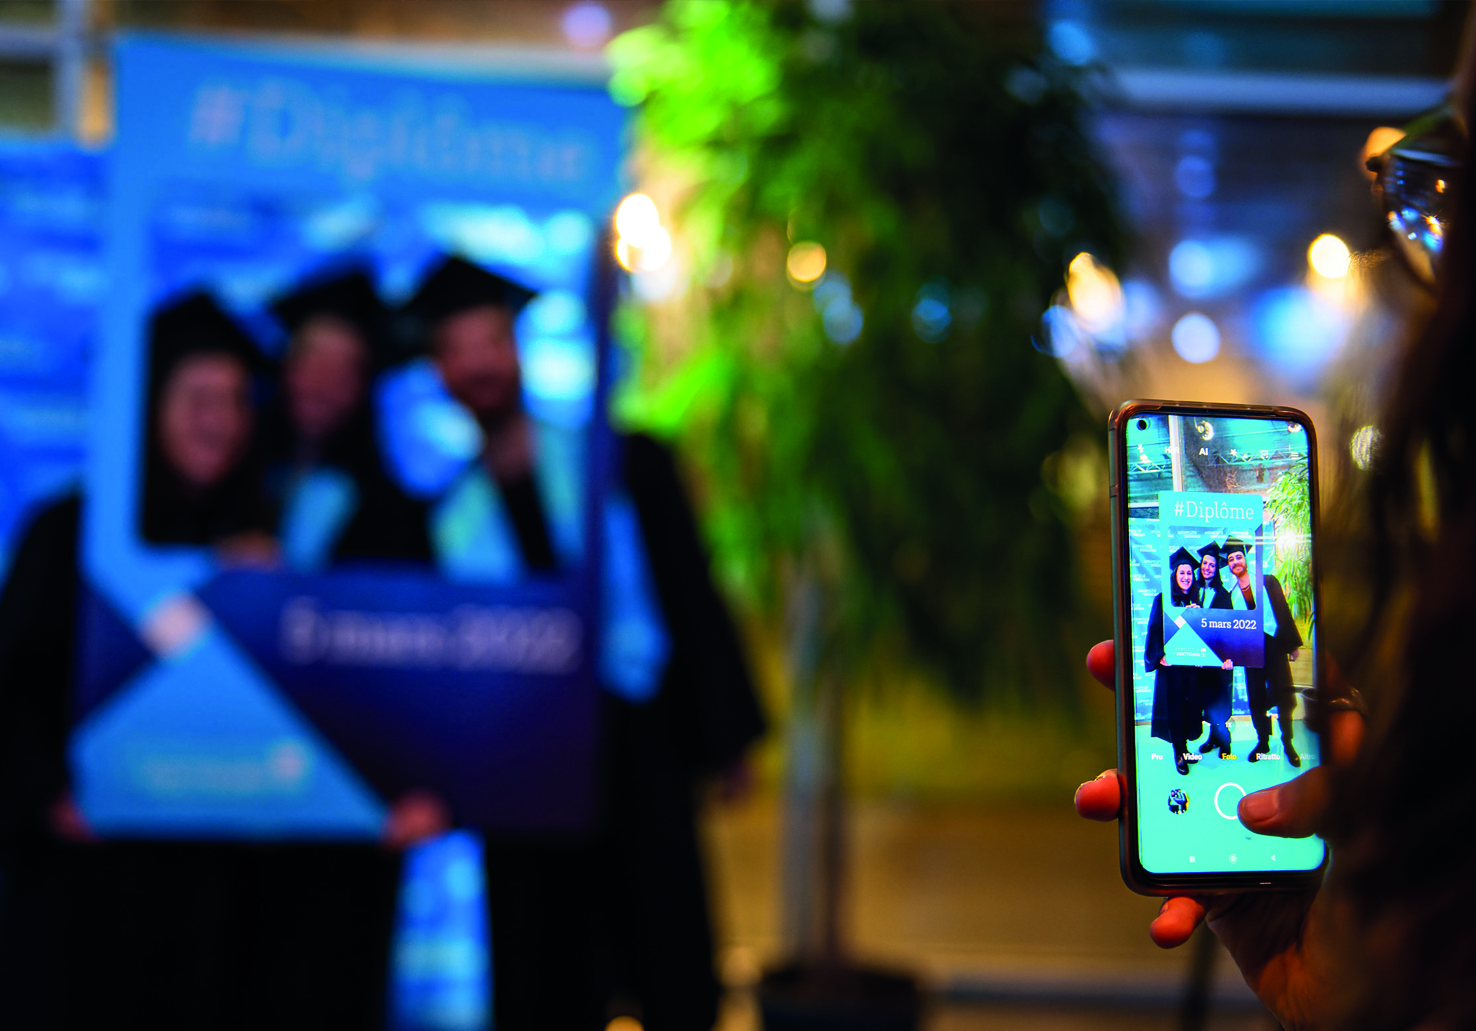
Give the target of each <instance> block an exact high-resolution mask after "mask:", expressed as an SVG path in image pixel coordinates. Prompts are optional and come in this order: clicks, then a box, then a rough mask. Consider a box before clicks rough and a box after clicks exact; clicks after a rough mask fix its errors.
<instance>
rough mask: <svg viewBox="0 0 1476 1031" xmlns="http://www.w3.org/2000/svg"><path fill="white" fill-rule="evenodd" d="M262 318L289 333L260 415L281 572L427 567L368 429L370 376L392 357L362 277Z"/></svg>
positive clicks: (314, 286) (294, 298)
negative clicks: (374, 564)
mask: <svg viewBox="0 0 1476 1031" xmlns="http://www.w3.org/2000/svg"><path fill="white" fill-rule="evenodd" d="M271 310H272V313H273V314H274V315H276V317H277V319H278V320H279V321H280V322H281V324H282V325H283V327H284V328H285V329H286V330H287V332H288V334H289V339H288V343H287V350H286V353H285V354H284V356H283V358H282V363H281V392H280V395H279V397H278V399H277V402H276V404H275V405H273V407H272V408H271V409H270V410H269V411H268V413H267V416H266V420H265V421H266V428H265V429H266V453H267V461H268V468H267V477H266V487H267V494H268V498H269V500H270V502H271V505H272V508H273V510H274V512H275V513H276V514H277V519H276V535H277V540H278V542H279V544H280V547H281V551H282V560H283V562H284V564H285V565H286V566H287V567H288V568H290V569H293V570H296V571H298V572H316V571H320V570H322V569H325V568H327V567H328V566H330V565H331V564H333V563H335V562H342V561H344V560H354V559H389V560H396V559H399V560H406V561H413V562H420V563H424V562H427V561H429V560H430V557H431V551H430V542H429V540H428V539H427V537H426V523H425V510H424V506H422V505H420V504H419V503H417V502H415V501H413V500H411V499H410V498H409V497H408V496H407V495H406V494H405V493H404V492H403V491H402V490H400V488H399V487H398V486H397V485H396V484H395V483H394V482H393V481H392V480H391V479H390V477H389V476H388V474H387V473H386V471H385V468H384V463H383V461H382V459H381V457H380V451H379V446H378V440H377V435H376V432H375V425H374V407H373V397H372V387H373V380H374V376H375V374H376V373H377V372H379V371H380V370H382V369H383V368H384V367H385V366H386V365H388V364H390V363H391V361H392V360H393V358H394V357H395V355H394V354H393V353H392V349H391V347H390V346H389V343H388V340H387V333H386V323H387V314H388V313H387V312H386V310H385V308H384V305H383V304H382V303H381V302H380V299H379V295H378V293H377V292H376V290H375V288H374V283H373V281H372V280H371V279H370V278H369V276H368V275H367V274H365V273H364V272H362V271H352V272H347V273H344V274H340V275H336V276H333V277H331V278H324V279H318V280H316V281H313V282H309V283H307V284H306V285H304V286H301V287H299V288H298V289H296V290H294V291H293V292H292V293H291V294H288V295H287V296H285V297H281V298H278V299H277V300H276V301H274V302H273V303H272V305H271Z"/></svg>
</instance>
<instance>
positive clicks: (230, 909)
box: [0, 496, 399, 1031]
mask: <svg viewBox="0 0 1476 1031" xmlns="http://www.w3.org/2000/svg"><path fill="white" fill-rule="evenodd" d="M81 511H82V505H81V501H80V499H79V498H78V497H76V496H72V497H69V498H66V499H63V500H62V501H60V502H57V503H55V504H53V505H52V506H50V507H48V508H47V509H45V510H43V511H42V512H41V513H40V514H38V515H37V516H36V518H35V519H34V520H33V521H32V523H31V524H30V526H29V528H28V530H27V532H26V533H25V536H24V538H23V539H22V542H21V545H20V548H19V550H18V551H17V554H16V559H15V563H14V565H13V567H12V569H11V573H10V577H9V579H8V580H7V582H6V584H5V587H4V591H3V593H0V720H3V723H0V778H3V784H0V799H3V803H0V804H3V810H0V814H3V815H0V841H3V846H4V847H3V849H0V864H3V869H0V1013H3V1014H4V1020H3V1023H5V1025H6V1026H15V1027H25V1028H32V1027H34V1028H79V1029H81V1028H86V1029H92V1028H98V1027H149V1028H151V1029H159V1031H169V1029H175V1028H178V1029H181V1031H184V1029H190V1031H207V1029H209V1031H213V1029H236V1028H240V1029H242V1031H245V1029H247V1028H253V1029H254V1028H261V1027H272V1028H303V1029H308V1028H314V1029H316V1028H322V1027H330V1026H345V1027H362V1028H374V1027H378V1026H381V1025H382V1022H383V1010H384V1000H385V996H386V990H385V988H386V981H385V975H386V972H387V969H388V947H387V946H388V941H389V937H390V933H391V929H392V921H393V907H394V899H395V887H396V885H397V883H398V877H399V866H398V860H397V858H396V857H395V856H394V855H393V854H392V853H389V852H388V851H386V850H383V849H381V848H380V847H379V846H377V845H359V844H354V845H340V844H327V845H306V844H292V845H246V844H226V843H187V842H108V843H90V844H71V843H68V842H65V841H61V840H59V839H57V838H55V837H53V836H52V835H51V834H50V833H49V832H48V831H47V829H46V818H45V814H46V811H47V809H48V807H49V806H51V805H52V803H53V802H54V801H55V800H56V799H57V798H58V797H59V796H60V795H61V794H62V793H63V792H64V791H66V790H67V788H68V783H69V778H68V772H67V764H66V738H67V734H68V732H69V729H70V725H71V704H70V690H71V683H72V674H73V656H74V652H75V644H76V641H75V635H76V624H77V610H78V598H79V591H80V584H79V578H78V568H77V545H78V538H79V526H80V518H81ZM177 525H180V526H188V525H196V526H198V525H202V524H201V522H200V521H199V520H195V521H193V522H192V521H191V520H190V519H189V514H188V513H185V514H183V515H182V516H181V518H180V520H179V521H178V523H177Z"/></svg>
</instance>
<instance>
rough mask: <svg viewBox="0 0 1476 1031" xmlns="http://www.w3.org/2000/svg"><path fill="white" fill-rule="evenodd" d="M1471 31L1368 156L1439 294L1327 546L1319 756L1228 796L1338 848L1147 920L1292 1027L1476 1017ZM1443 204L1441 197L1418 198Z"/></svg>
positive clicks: (1246, 813) (1259, 820)
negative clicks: (1421, 232) (1302, 878)
mask: <svg viewBox="0 0 1476 1031" xmlns="http://www.w3.org/2000/svg"><path fill="white" fill-rule="evenodd" d="M1473 28H1476V22H1473V21H1472V19H1471V18H1470V16H1469V15H1468V18H1467V33H1466V48H1465V52H1464V54H1463V60H1462V70H1461V75H1460V77H1459V80H1458V94H1457V100H1456V102H1455V103H1454V104H1453V107H1454V110H1447V111H1445V112H1442V113H1437V114H1435V115H1432V116H1430V117H1427V118H1426V119H1424V121H1423V124H1422V123H1420V122H1416V123H1415V125H1414V127H1413V129H1412V131H1411V132H1410V134H1409V135H1408V136H1407V137H1406V139H1405V140H1402V141H1400V142H1398V143H1396V144H1395V145H1394V146H1393V147H1392V148H1390V150H1389V151H1386V152H1385V153H1384V155H1382V156H1381V157H1379V158H1376V159H1374V162H1371V163H1375V162H1377V163H1382V164H1383V165H1385V166H1388V165H1396V164H1398V163H1400V162H1404V167H1403V168H1402V169H1400V168H1395V171H1396V172H1399V173H1400V178H1402V179H1404V180H1405V182H1407V183H1408V184H1409V185H1410V186H1411V187H1413V188H1414V189H1413V191H1412V192H1407V191H1406V190H1405V188H1404V187H1403V186H1401V184H1400V182H1398V181H1393V182H1390V183H1388V184H1387V185H1386V189H1388V190H1389V191H1390V192H1389V193H1388V194H1386V196H1385V197H1384V198H1383V201H1384V205H1385V209H1386V211H1391V210H1395V209H1398V210H1401V211H1404V209H1407V211H1405V214H1408V215H1410V216H1411V217H1420V218H1422V219H1424V220H1425V224H1430V223H1429V219H1432V218H1433V219H1435V223H1434V224H1436V225H1438V226H1439V227H1440V233H1439V234H1437V235H1434V236H1427V237H1426V242H1424V243H1418V244H1416V245H1417V246H1421V247H1425V248H1426V250H1425V252H1424V255H1423V258H1422V257H1421V256H1420V255H1414V256H1413V257H1412V259H1411V261H1410V265H1411V269H1412V271H1414V272H1416V273H1417V274H1419V273H1420V272H1421V265H1420V262H1421V261H1422V260H1423V261H1425V262H1427V263H1428V265H1429V266H1431V267H1433V268H1434V269H1436V270H1437V271H1436V273H1435V276H1436V278H1435V280H1434V282H1435V283H1436V303H1435V309H1434V312H1433V315H1432V316H1431V317H1430V320H1429V321H1428V323H1426V325H1425V326H1424V328H1423V329H1422V330H1421V331H1420V332H1419V333H1418V334H1417V335H1416V336H1415V338H1414V339H1413V341H1412V343H1411V344H1410V345H1409V346H1408V348H1407V349H1405V350H1404V352H1403V353H1402V354H1401V356H1400V360H1399V364H1398V367H1397V369H1396V370H1395V375H1394V376H1393V380H1394V384H1393V390H1392V392H1391V394H1390V396H1389V397H1388V399H1387V401H1386V402H1385V404H1384V411H1383V413H1382V417H1381V418H1380V420H1379V423H1378V425H1379V428H1380V432H1381V444H1380V447H1379V452H1378V455H1377V457H1376V459H1375V465H1374V469H1373V472H1372V475H1371V476H1370V477H1369V478H1368V480H1367V481H1366V484H1363V485H1361V486H1363V487H1366V495H1363V494H1358V495H1355V496H1354V497H1353V498H1351V499H1350V506H1351V507H1352V508H1353V509H1354V510H1356V511H1357V512H1358V513H1359V515H1360V518H1359V520H1358V521H1357V522H1355V523H1354V525H1353V527H1352V528H1351V529H1350V531H1349V539H1348V540H1346V541H1344V542H1342V543H1343V544H1345V545H1346V550H1345V551H1342V552H1341V553H1340V552H1337V551H1334V550H1333V549H1332V548H1324V550H1323V554H1324V555H1328V556H1330V557H1334V556H1338V557H1340V559H1341V560H1338V561H1335V562H1334V564H1333V568H1336V569H1337V572H1338V574H1339V581H1338V584H1339V587H1340V588H1341V589H1340V591H1338V592H1337V593H1332V594H1330V596H1324V602H1325V605H1324V608H1325V609H1326V610H1327V612H1325V613H1324V620H1325V621H1327V620H1329V619H1330V618H1331V617H1330V616H1329V613H1336V612H1337V611H1338V610H1339V609H1341V610H1343V611H1344V613H1345V614H1346V616H1345V619H1344V620H1343V621H1344V622H1346V624H1347V627H1346V629H1347V631H1348V633H1347V634H1346V639H1347V641H1348V644H1347V645H1346V647H1345V648H1344V649H1343V650H1342V654H1340V655H1339V656H1338V660H1339V661H1338V662H1337V663H1334V662H1333V661H1332V659H1331V657H1329V656H1327V655H1326V651H1327V649H1326V648H1324V649H1323V650H1322V651H1323V654H1321V655H1319V659H1320V660H1322V661H1323V662H1324V668H1323V678H1322V684H1321V686H1320V688H1319V691H1320V694H1319V696H1318V697H1317V698H1316V699H1315V702H1316V704H1314V705H1311V706H1309V711H1308V721H1309V725H1311V726H1312V727H1313V729H1315V730H1317V731H1318V733H1319V734H1320V735H1321V745H1322V753H1323V757H1324V764H1323V765H1320V766H1317V767H1315V768H1313V769H1311V770H1308V771H1307V772H1306V773H1303V774H1301V775H1300V776H1298V777H1296V778H1295V779H1293V780H1291V781H1289V782H1287V783H1285V784H1282V785H1279V786H1277V787H1273V788H1269V789H1267V790H1263V791H1258V792H1254V793H1252V794H1250V795H1247V796H1245V797H1244V798H1243V799H1241V801H1240V807H1239V816H1240V819H1241V822H1242V823H1243V824H1245V826H1246V827H1247V828H1249V829H1250V830H1253V831H1256V832H1258V833H1261V834H1268V835H1276V836H1281V837H1305V836H1307V835H1309V834H1312V833H1319V834H1321V835H1323V837H1324V838H1325V839H1326V840H1327V842H1328V843H1329V845H1330V846H1331V849H1332V855H1333V862H1332V863H1331V864H1330V865H1329V867H1328V869H1327V872H1326V875H1325V877H1324V881H1323V884H1322V886H1321V888H1320V889H1319V890H1317V891H1315V892H1276V893H1262V894H1257V893H1245V894H1231V895H1208V896H1202V897H1176V898H1170V899H1167V900H1165V901H1164V903H1163V906H1162V907H1161V909H1160V910H1159V913H1158V916H1157V917H1156V918H1155V919H1154V921H1153V923H1152V925H1151V927H1150V933H1151V934H1152V937H1153V940H1154V941H1155V942H1157V943H1158V944H1159V945H1161V946H1164V947H1173V946H1176V945H1180V944H1183V943H1184V942H1185V941H1187V940H1188V939H1189V937H1190V935H1191V934H1192V933H1193V931H1194V929H1195V928H1196V926H1197V925H1198V924H1199V923H1200V922H1201V921H1204V920H1207V921H1208V923H1209V926H1210V928H1211V929H1212V930H1213V931H1214V932H1215V933H1216V934H1217V935H1218V936H1219V938H1220V940H1221V941H1222V942H1223V943H1224V945H1225V947H1226V948H1227V950H1228V951H1229V952H1230V955H1231V956H1232V957H1233V958H1234V960H1235V962H1236V964H1237V965H1238V966H1239V968H1240V971H1241V973H1242V974H1243V975H1244V977H1245V979H1246V982H1247V983H1248V984H1249V985H1250V986H1251V988H1252V989H1254V990H1255V992H1256V994H1257V995H1258V996H1259V997H1260V999H1261V1001H1262V1002H1263V1003H1264V1004H1265V1005H1266V1007H1267V1008H1268V1009H1269V1010H1270V1011H1271V1012H1272V1014H1274V1015H1275V1017H1276V1018H1277V1019H1278V1020H1279V1021H1280V1022H1281V1024H1282V1025H1283V1026H1284V1027H1286V1028H1287V1029H1288V1031H1301V1029H1313V1028H1318V1029H1321V1028H1327V1029H1343V1028H1359V1029H1370V1031H1372V1029H1377V1031H1384V1029H1409V1028H1418V1029H1422V1031H1455V1029H1461V1028H1472V1027H1476V988H1473V983H1472V978H1471V972H1472V971H1473V970H1476V879H1473V878H1472V876H1471V859H1470V854H1469V851H1468V850H1467V849H1466V848H1464V847H1462V846H1460V844H1459V840H1458V838H1456V837H1454V836H1453V835H1452V828H1458V827H1461V826H1464V825H1465V823H1466V820H1467V819H1468V818H1470V817H1472V816H1473V804H1472V794H1471V790H1470V781H1471V774H1470V758H1469V756H1468V755H1467V754H1466V752H1465V751H1464V750H1463V749H1461V748H1459V747H1451V744H1450V742H1449V741H1447V739H1446V737H1445V734H1444V731H1445V730H1446V728H1448V727H1450V726H1451V725H1452V723H1453V722H1457V723H1458V722H1459V721H1461V720H1462V719H1464V717H1465V715H1466V713H1467V711H1468V709H1469V705H1470V698H1471V695H1472V674H1471V670H1470V664H1469V663H1468V662H1466V660H1465V656H1464V653H1463V652H1461V650H1460V649H1458V648H1455V647H1453V643H1454V642H1460V641H1462V640H1465V639H1466V637H1467V636H1468V634H1469V625H1470V604H1469V601H1468V599H1467V597H1466V595H1467V592H1466V591H1465V589H1464V587H1465V584H1467V583H1469V582H1470V581H1471V580H1472V578H1473V577H1476V448H1473V447H1472V446H1471V442H1472V441H1476V406H1472V405H1471V404H1470V399H1469V396H1468V394H1469V387H1468V384H1469V383H1470V382H1471V380H1472V377H1473V375H1476V350H1473V349H1472V346H1471V342H1472V340H1473V338H1476V318H1473V312H1472V308H1471V282H1472V275H1473V272H1476V264H1473V262H1476V254H1473V245H1476V232H1473V230H1476V227H1473V225H1472V224H1471V221H1470V210H1471V208H1470V205H1471V198H1472V197H1473V196H1476V193H1473V188H1476V184H1473V181H1472V167H1471V164H1470V162H1469V161H1468V160H1467V140H1468V136H1467V128H1466V127H1467V126H1469V125H1470V118H1471V115H1472V110H1473V105H1472V89H1473V86H1476V82H1473V79H1476V76H1473V74H1472V73H1473V71H1476V68H1473V58H1476V51H1473V46H1472V43H1473V38H1472V34H1473ZM1401 148H1402V149H1403V153H1402V154H1401V153H1400V151H1401ZM1432 156H1433V159H1432ZM1410 162H1413V163H1414V164H1415V165H1419V164H1424V165H1425V166H1426V167H1425V168H1423V169H1421V168H1418V167H1414V168H1412V167H1410V164H1409V163H1410ZM1381 174H1382V173H1381ZM1437 180H1438V182H1439V188H1438V189H1434V188H1432V189H1431V190H1430V191H1429V192H1428V193H1427V194H1425V195H1424V196H1420V195H1419V192H1418V188H1419V187H1420V185H1421V184H1428V185H1430V186H1432V187H1434V185H1435V183H1436V181H1437ZM1437 202H1438V204H1440V205H1448V206H1446V207H1444V208H1443V210H1442V208H1441V207H1434V208H1433V209H1432V207H1431V205H1432V203H1437ZM1429 241H1433V242H1434V244H1435V247H1438V251H1436V250H1435V247H1431V246H1429ZM1407 242H1408V241H1400V240H1397V239H1396V245H1397V246H1399V247H1401V248H1402V247H1404V246H1406V243H1407ZM1432 252H1434V253H1432ZM1364 535H1366V536H1364ZM1231 543H1233V542H1231ZM1231 543H1227V545H1226V549H1225V550H1226V551H1227V552H1229V550H1230V546H1231ZM1241 554H1242V556H1243V554H1244V552H1243V548H1242V549H1241ZM1238 564H1239V563H1234V564H1232V565H1231V569H1232V572H1233V571H1234V567H1235V565H1238ZM1237 582H1238V577H1237ZM1252 589H1253V590H1254V587H1253V588H1252ZM1332 636H1333V635H1332V634H1330V633H1329V632H1328V631H1327V630H1324V631H1323V634H1322V637H1323V640H1327V639H1328V638H1329V637H1332ZM1087 665H1088V668H1089V669H1090V670H1091V671H1092V673H1093V675H1094V676H1096V677H1097V678H1098V679H1099V680H1101V681H1102V682H1103V683H1104V684H1107V685H1108V686H1111V685H1112V684H1113V681H1114V670H1115V662H1114V657H1113V645H1112V642H1110V641H1104V642H1102V643H1101V644H1099V645H1097V646H1096V647H1094V648H1093V649H1092V650H1091V652H1090V653H1089V655H1088V658H1087ZM1360 690H1362V691H1366V692H1367V701H1365V700H1364V695H1363V694H1361V693H1360ZM1365 714H1366V715H1365ZM1121 799H1122V786H1121V781H1120V778H1119V776H1118V773H1117V771H1116V770H1108V771H1106V772H1105V773H1103V774H1101V775H1100V776H1099V777H1097V779H1096V780H1093V781H1089V782H1087V783H1085V784H1083V785H1082V786H1081V787H1080V788H1079V789H1078V790H1077V795H1076V807H1077V810H1078V812H1079V813H1080V814H1081V815H1082V816H1085V817H1087V818H1088V819H1097V820H1113V819H1116V818H1117V815H1118V812H1119V808H1120V803H1121Z"/></svg>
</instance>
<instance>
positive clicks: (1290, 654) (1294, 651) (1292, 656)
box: [1286, 648, 1302, 662]
mask: <svg viewBox="0 0 1476 1031" xmlns="http://www.w3.org/2000/svg"><path fill="white" fill-rule="evenodd" d="M1300 654H1302V649H1300V648H1293V649H1292V650H1291V651H1289V652H1287V653H1286V656H1287V658H1289V659H1291V660H1292V661H1293V662H1296V661H1297V656H1298V655H1300Z"/></svg>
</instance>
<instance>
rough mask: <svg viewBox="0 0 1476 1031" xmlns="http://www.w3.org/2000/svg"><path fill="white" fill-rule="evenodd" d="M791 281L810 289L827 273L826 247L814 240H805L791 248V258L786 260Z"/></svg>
mask: <svg viewBox="0 0 1476 1031" xmlns="http://www.w3.org/2000/svg"><path fill="white" fill-rule="evenodd" d="M784 270H785V271H786V272H787V273H789V281H790V282H791V283H793V284H794V285H795V286H798V287H800V288H801V289H808V288H809V287H811V286H813V285H814V284H815V281H816V280H817V279H819V278H820V277H821V276H823V275H825V248H824V247H821V246H820V245H819V244H818V243H814V242H813V241H809V240H803V241H801V242H799V243H797V244H795V245H794V246H793V247H791V248H789V258H788V259H787V260H786V261H785V262H784Z"/></svg>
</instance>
